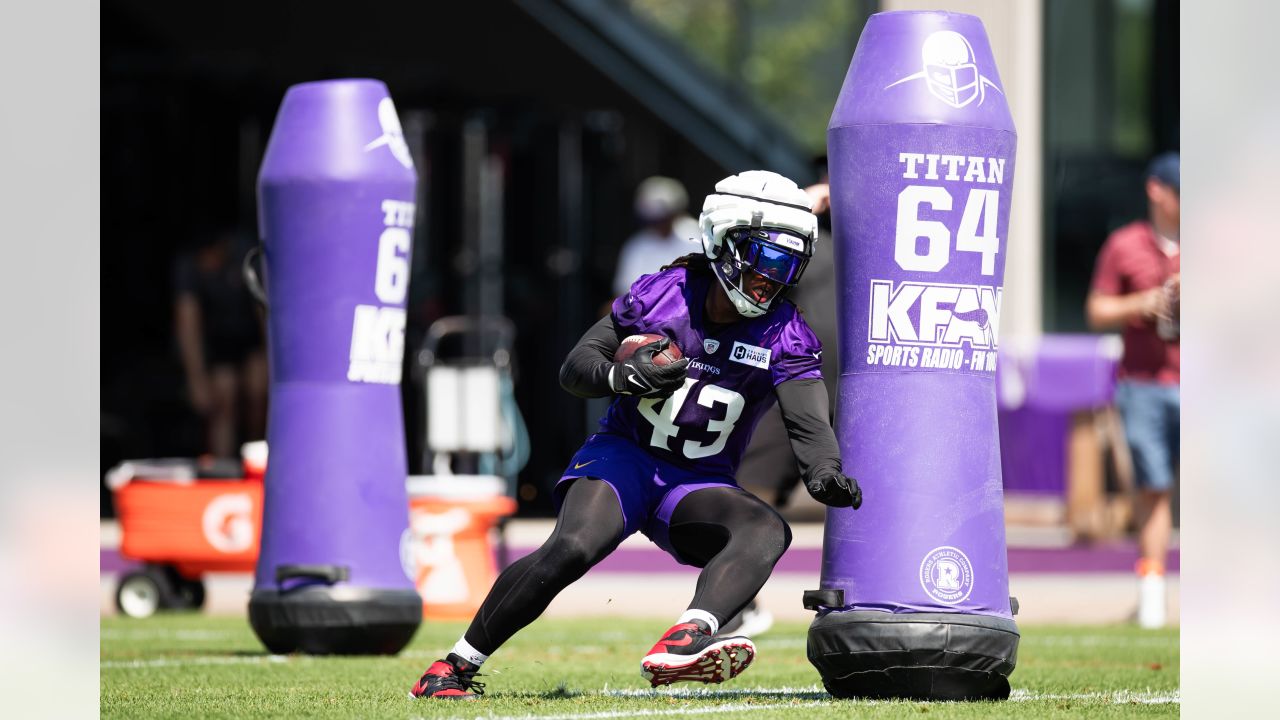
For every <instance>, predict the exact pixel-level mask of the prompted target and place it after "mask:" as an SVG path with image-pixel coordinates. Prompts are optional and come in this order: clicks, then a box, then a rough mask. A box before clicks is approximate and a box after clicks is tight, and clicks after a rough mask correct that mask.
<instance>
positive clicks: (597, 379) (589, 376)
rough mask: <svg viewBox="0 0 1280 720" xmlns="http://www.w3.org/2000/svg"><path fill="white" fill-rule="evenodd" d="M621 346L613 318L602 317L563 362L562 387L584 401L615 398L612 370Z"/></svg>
mask: <svg viewBox="0 0 1280 720" xmlns="http://www.w3.org/2000/svg"><path fill="white" fill-rule="evenodd" d="M621 344H622V339H621V338H620V337H619V336H618V329H617V327H615V326H614V324H613V316H612V315H607V316H605V317H602V318H600V321H599V322H597V323H596V324H595V325H592V326H591V327H590V329H588V330H587V332H586V334H585V335H583V336H582V338H581V339H580V340H578V344H577V345H574V346H573V349H572V350H570V351H569V355H568V357H566V358H565V359H564V364H563V365H561V366H560V387H562V388H564V389H565V390H567V391H569V392H570V393H572V394H574V395H577V396H578V397H581V398H597V397H605V396H606V395H612V394H613V388H611V387H610V386H609V370H610V368H612V367H613V354H614V353H616V352H617V351H618V346H619V345H621Z"/></svg>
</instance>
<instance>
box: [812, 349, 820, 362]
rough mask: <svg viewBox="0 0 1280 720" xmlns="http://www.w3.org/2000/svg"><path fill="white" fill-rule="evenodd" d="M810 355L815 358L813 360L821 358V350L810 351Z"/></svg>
mask: <svg viewBox="0 0 1280 720" xmlns="http://www.w3.org/2000/svg"><path fill="white" fill-rule="evenodd" d="M812 355H813V359H815V360H821V359H822V351H821V350H819V351H818V352H816V353H812Z"/></svg>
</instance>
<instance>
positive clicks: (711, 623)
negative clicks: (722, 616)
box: [676, 610, 720, 635]
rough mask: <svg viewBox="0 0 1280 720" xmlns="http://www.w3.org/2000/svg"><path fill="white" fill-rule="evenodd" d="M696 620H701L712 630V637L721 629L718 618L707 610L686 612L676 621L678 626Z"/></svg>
mask: <svg viewBox="0 0 1280 720" xmlns="http://www.w3.org/2000/svg"><path fill="white" fill-rule="evenodd" d="M694 620H701V621H702V622H704V623H706V624H707V626H708V627H710V628H711V634H712V635H715V634H716V631H717V630H719V629H720V623H719V621H717V620H716V616H715V615H712V614H711V613H709V612H707V611H706V610H685V611H684V614H683V615H681V616H680V619H679V620H676V624H677V625H679V624H680V623H687V622H693V621H694Z"/></svg>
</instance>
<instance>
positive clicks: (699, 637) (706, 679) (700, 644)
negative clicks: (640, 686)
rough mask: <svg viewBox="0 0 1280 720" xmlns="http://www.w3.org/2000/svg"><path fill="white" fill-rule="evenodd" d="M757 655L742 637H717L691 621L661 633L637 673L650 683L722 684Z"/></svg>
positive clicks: (752, 645) (657, 684)
mask: <svg viewBox="0 0 1280 720" xmlns="http://www.w3.org/2000/svg"><path fill="white" fill-rule="evenodd" d="M755 656H756V646H755V644H754V643H752V642H751V640H750V639H749V638H745V637H716V636H714V635H712V634H711V633H710V631H709V628H707V627H706V626H704V625H703V624H701V623H699V622H697V621H694V622H688V623H681V624H679V625H676V626H675V627H673V628H671V629H670V630H668V631H667V632H666V634H665V635H663V636H662V639H661V640H659V641H658V643H657V644H656V645H654V646H653V647H652V648H651V649H650V650H649V654H647V655H645V656H644V660H643V661H641V663H640V674H641V675H643V676H644V678H645V679H646V680H648V681H649V684H650V685H652V686H654V687H658V686H659V685H670V684H671V683H676V682H701V683H721V682H724V681H725V680H728V679H730V678H735V677H738V676H739V675H741V674H742V671H743V670H746V669H747V666H748V665H750V664H751V661H752V660H753V659H754V658H755Z"/></svg>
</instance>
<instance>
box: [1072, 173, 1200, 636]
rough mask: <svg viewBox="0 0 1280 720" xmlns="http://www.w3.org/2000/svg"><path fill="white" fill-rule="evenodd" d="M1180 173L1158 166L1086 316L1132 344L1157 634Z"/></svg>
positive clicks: (1129, 391) (1138, 464)
mask: <svg viewBox="0 0 1280 720" xmlns="http://www.w3.org/2000/svg"><path fill="white" fill-rule="evenodd" d="M1178 166H1179V161H1178V154H1177V153H1166V154H1164V155H1160V156H1159V157H1157V158H1156V159H1155V160H1153V161H1152V163H1151V165H1150V167H1149V168H1148V171H1147V179H1146V189H1147V200H1148V207H1149V218H1148V219H1147V220H1140V221H1137V222H1133V223H1130V224H1128V225H1126V226H1124V227H1122V228H1120V229H1118V230H1116V231H1115V232H1113V233H1112V234H1111V236H1110V237H1108V238H1107V241H1106V243H1105V244H1104V245H1103V246H1102V251H1101V252H1100V253H1099V255H1098V262H1097V265H1096V267H1095V268H1094V273H1093V285H1092V287H1091V288H1090V291H1089V297H1088V300H1087V301H1086V306H1085V311H1086V314H1087V315H1088V320H1089V326H1090V327H1092V328H1093V329H1094V330H1119V331H1120V332H1121V333H1122V335H1123V338H1124V356H1123V358H1122V360H1121V362H1120V373H1119V384H1118V385H1117V388H1116V404H1117V406H1118V407H1119V409H1120V415H1121V418H1122V419H1123V422H1124V429H1125V436H1126V438H1127V439H1128V443H1129V450H1130V454H1131V455H1132V457H1133V467H1134V479H1135V481H1136V482H1137V485H1138V488H1139V497H1138V528H1139V530H1138V545H1139V551H1140V553H1141V558H1140V559H1139V561H1138V568H1137V570H1138V576H1139V588H1140V589H1139V601H1138V623H1139V624H1140V625H1142V626H1143V627H1153V628H1154V627H1161V626H1163V625H1164V624H1165V608H1166V599H1165V587H1164V563H1165V557H1166V556H1167V554H1168V551H1169V537H1170V535H1171V534H1172V527H1173V522H1172V518H1173V515H1172V510H1171V508H1170V501H1169V495H1170V490H1171V489H1172V487H1173V483H1174V478H1175V477H1176V475H1177V469H1178V457H1179V450H1180V448H1179V434H1178V433H1179V416H1180V406H1181V404H1180V399H1179V393H1178V383H1179V358H1178V355H1179V339H1178V338H1179V332H1178V327H1179V326H1178V318H1179V314H1180V313H1179V299H1180V295H1181V281H1180V272H1181V268H1180V264H1179V260H1180V258H1179V249H1180V245H1179V237H1178V220H1179V198H1178V188H1179V184H1178V175H1179V173H1178V169H1179V168H1178Z"/></svg>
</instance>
